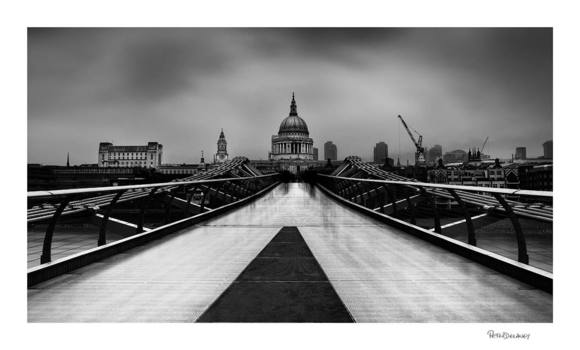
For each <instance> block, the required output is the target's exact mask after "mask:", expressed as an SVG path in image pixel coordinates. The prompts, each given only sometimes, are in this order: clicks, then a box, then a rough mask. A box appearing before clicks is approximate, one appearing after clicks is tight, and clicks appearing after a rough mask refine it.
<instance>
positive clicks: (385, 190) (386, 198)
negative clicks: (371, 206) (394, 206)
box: [381, 184, 389, 215]
mask: <svg viewBox="0 0 580 350" xmlns="http://www.w3.org/2000/svg"><path fill="white" fill-rule="evenodd" d="M388 186H389V185H387V184H384V185H383V207H382V208H381V209H382V211H383V214H385V215H387V202H388V201H389V189H388V188H387V187H388Z"/></svg>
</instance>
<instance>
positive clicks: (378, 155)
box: [373, 141, 389, 164]
mask: <svg viewBox="0 0 580 350" xmlns="http://www.w3.org/2000/svg"><path fill="white" fill-rule="evenodd" d="M388 157H389V146H387V144H386V143H384V142H383V141H381V142H379V143H377V144H376V145H375V148H374V150H373V160H374V162H375V163H380V164H384V163H385V159H387V158H388Z"/></svg>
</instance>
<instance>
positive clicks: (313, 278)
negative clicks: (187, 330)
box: [197, 227, 354, 322]
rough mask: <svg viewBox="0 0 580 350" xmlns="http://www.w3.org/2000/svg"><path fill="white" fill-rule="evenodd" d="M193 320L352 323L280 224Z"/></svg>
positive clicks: (292, 230) (299, 242)
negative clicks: (212, 301)
mask: <svg viewBox="0 0 580 350" xmlns="http://www.w3.org/2000/svg"><path fill="white" fill-rule="evenodd" d="M197 322H354V320H353V318H352V317H351V315H350V313H349V312H348V310H347V309H346V307H345V306H344V304H343V302H342V300H340V298H339V297H338V294H336V291H335V290H334V288H333V287H332V285H331V284H330V281H328V278H327V277H326V274H325V273H324V271H323V270H322V268H321V267H320V264H319V263H318V261H316V259H315V258H314V256H313V255H312V252H311V251H310V249H309V248H308V245H307V244H306V242H305V241H304V238H302V235H301V234H300V231H298V229H297V228H296V227H283V228H282V229H281V230H280V232H278V234H276V236H274V238H273V239H272V241H270V243H268V245H266V247H264V249H263V250H262V251H261V252H260V254H258V256H257V257H256V258H255V259H254V260H252V262H250V264H249V265H248V266H247V267H246V268H245V269H244V271H242V273H241V274H240V275H239V276H238V278H237V279H236V280H235V281H234V282H233V283H232V284H231V285H230V286H229V287H228V288H227V289H226V290H225V291H224V292H223V293H222V295H220V297H219V298H218V299H217V300H216V301H215V302H214V303H213V304H212V305H211V306H210V307H209V309H207V310H206V311H205V312H204V313H203V314H202V315H201V316H200V317H199V319H198V320H197Z"/></svg>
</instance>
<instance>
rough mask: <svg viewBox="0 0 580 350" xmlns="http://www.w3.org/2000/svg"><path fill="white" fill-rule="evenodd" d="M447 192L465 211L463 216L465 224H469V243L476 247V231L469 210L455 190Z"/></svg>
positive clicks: (449, 189)
mask: <svg viewBox="0 0 580 350" xmlns="http://www.w3.org/2000/svg"><path fill="white" fill-rule="evenodd" d="M447 191H448V192H449V193H450V194H451V195H452V196H453V198H454V199H455V201H456V202H457V203H458V204H459V206H460V207H461V209H462V210H463V216H465V223H466V224H467V243H469V244H471V245H476V241H475V229H474V228H473V222H472V221H471V215H470V214H469V209H467V206H466V205H465V203H464V202H463V201H462V200H461V198H460V197H459V195H458V194H457V192H455V190H453V189H451V188H448V189H447Z"/></svg>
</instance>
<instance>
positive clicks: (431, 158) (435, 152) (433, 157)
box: [425, 145, 443, 163]
mask: <svg viewBox="0 0 580 350" xmlns="http://www.w3.org/2000/svg"><path fill="white" fill-rule="evenodd" d="M425 153H426V158H427V159H426V160H427V161H428V162H432V163H435V162H437V160H438V159H439V158H441V157H443V147H441V145H435V146H433V147H431V148H430V149H429V151H427V152H425Z"/></svg>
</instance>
